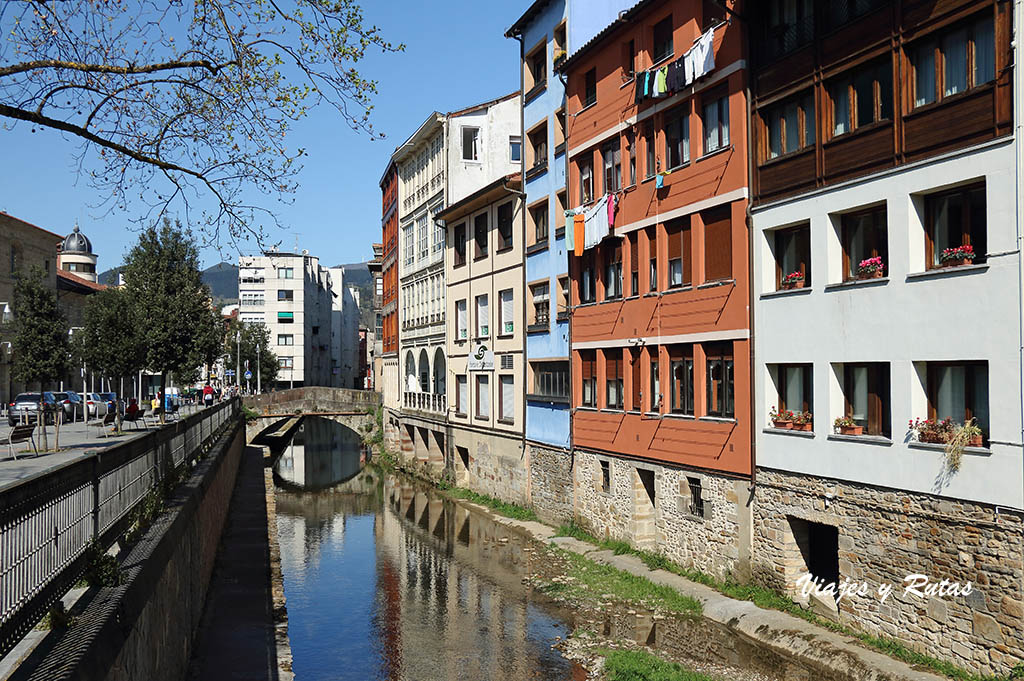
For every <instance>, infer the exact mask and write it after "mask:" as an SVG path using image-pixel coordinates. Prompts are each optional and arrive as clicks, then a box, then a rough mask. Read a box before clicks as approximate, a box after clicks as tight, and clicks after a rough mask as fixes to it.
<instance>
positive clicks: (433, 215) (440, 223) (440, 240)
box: [430, 203, 448, 253]
mask: <svg viewBox="0 0 1024 681" xmlns="http://www.w3.org/2000/svg"><path fill="white" fill-rule="evenodd" d="M441 207H442V204H440V203H439V204H437V205H436V206H434V207H433V208H431V209H430V219H431V220H432V221H433V223H434V248H433V249H431V252H432V253H440V252H441V251H443V250H444V240H445V236H446V235H447V233H448V230H447V229H446V228H445V225H444V220H438V219H437V214H438V213H440V212H441Z"/></svg>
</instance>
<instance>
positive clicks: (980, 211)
mask: <svg viewBox="0 0 1024 681" xmlns="http://www.w3.org/2000/svg"><path fill="white" fill-rule="evenodd" d="M925 241H926V243H925V246H926V251H927V252H926V258H927V260H926V262H927V265H928V269H931V268H933V267H940V266H942V265H944V264H945V263H943V262H942V254H943V251H946V250H947V249H955V248H959V247H961V246H970V247H971V249H972V250H973V252H974V259H973V260H971V259H969V258H968V262H971V263H983V262H985V251H986V248H987V246H986V242H987V238H986V229H985V183H984V182H982V183H981V184H973V185H970V186H967V187H958V188H957V189H954V190H952V191H947V192H941V193H939V194H933V195H931V196H928V197H926V198H925ZM951 255H952V254H951Z"/></svg>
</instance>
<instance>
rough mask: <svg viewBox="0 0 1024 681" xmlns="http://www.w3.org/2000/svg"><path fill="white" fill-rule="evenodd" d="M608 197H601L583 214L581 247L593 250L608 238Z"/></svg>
mask: <svg viewBox="0 0 1024 681" xmlns="http://www.w3.org/2000/svg"><path fill="white" fill-rule="evenodd" d="M607 205H608V195H607V194H606V195H604V196H602V197H601V198H600V199H598V200H597V201H595V202H594V205H593V206H590V207H589V208H587V210H586V211H584V213H583V220H584V230H583V247H584V248H593V247H594V246H596V245H598V244H599V243H601V239H603V238H605V237H606V236H608V229H609V227H608V208H607Z"/></svg>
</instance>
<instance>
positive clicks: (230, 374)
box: [224, 369, 235, 376]
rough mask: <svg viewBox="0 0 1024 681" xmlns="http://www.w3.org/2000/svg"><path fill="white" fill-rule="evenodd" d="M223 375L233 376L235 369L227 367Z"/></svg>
mask: <svg viewBox="0 0 1024 681" xmlns="http://www.w3.org/2000/svg"><path fill="white" fill-rule="evenodd" d="M224 375H225V376H234V375H235V370H234V369H227V370H225V371H224Z"/></svg>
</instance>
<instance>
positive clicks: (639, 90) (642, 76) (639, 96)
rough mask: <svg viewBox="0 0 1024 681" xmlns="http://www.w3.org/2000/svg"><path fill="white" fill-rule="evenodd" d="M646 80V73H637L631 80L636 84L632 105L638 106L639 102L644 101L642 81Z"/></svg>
mask: <svg viewBox="0 0 1024 681" xmlns="http://www.w3.org/2000/svg"><path fill="white" fill-rule="evenodd" d="M646 79H647V74H646V73H638V74H636V75H635V77H634V78H633V80H634V81H635V82H636V92H635V93H634V95H633V103H634V104H640V103H641V102H643V101H644V81H645V80H646Z"/></svg>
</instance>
